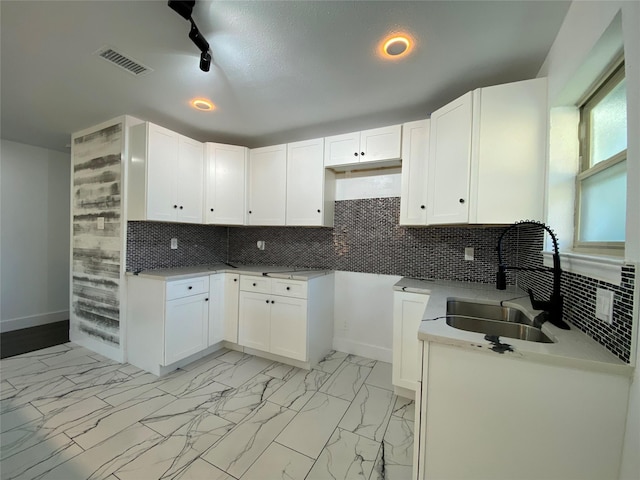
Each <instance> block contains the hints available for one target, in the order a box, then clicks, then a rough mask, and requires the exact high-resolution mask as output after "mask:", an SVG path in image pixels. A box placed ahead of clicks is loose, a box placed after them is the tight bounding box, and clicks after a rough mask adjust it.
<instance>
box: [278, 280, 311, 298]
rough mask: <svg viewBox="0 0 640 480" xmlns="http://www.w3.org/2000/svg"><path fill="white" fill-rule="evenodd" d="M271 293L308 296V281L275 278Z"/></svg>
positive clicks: (285, 295)
mask: <svg viewBox="0 0 640 480" xmlns="http://www.w3.org/2000/svg"><path fill="white" fill-rule="evenodd" d="M271 293H273V294H274V295H282V296H284V297H295V298H307V282H300V281H297V280H279V279H274V280H273V283H272V285H271Z"/></svg>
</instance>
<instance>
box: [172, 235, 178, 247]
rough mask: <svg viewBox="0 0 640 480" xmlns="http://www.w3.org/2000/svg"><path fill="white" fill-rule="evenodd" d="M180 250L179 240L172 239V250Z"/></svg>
mask: <svg viewBox="0 0 640 480" xmlns="http://www.w3.org/2000/svg"><path fill="white" fill-rule="evenodd" d="M177 249H178V239H177V238H172V239H171V250H177Z"/></svg>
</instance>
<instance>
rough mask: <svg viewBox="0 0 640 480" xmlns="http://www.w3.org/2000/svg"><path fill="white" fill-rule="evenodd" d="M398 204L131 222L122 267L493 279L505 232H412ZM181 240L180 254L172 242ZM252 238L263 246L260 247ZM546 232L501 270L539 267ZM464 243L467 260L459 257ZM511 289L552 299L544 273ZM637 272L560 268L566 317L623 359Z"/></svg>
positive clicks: (520, 245)
mask: <svg viewBox="0 0 640 480" xmlns="http://www.w3.org/2000/svg"><path fill="white" fill-rule="evenodd" d="M399 210H400V199H399V198H376V199H360V200H345V201H338V202H336V205H335V221H334V228H304V227H228V228H227V227H216V226H206V225H185V224H174V223H155V222H129V224H128V229H127V239H128V240H127V269H128V270H133V271H137V270H146V269H153V268H167V267H179V266H191V265H204V264H211V263H219V262H224V261H228V262H230V263H232V264H233V263H241V264H257V265H265V266H273V265H287V266H292V267H303V268H326V269H331V270H344V271H351V272H366V273H377V274H386V275H400V276H406V277H413V278H436V279H444V280H458V281H469V282H481V283H493V282H495V274H496V271H497V254H496V245H497V243H498V239H499V237H500V235H501V234H502V232H503V231H504V227H485V226H452V227H427V228H409V227H403V226H400V225H398V218H399ZM171 238H178V245H179V248H178V250H171V249H170V239H171ZM258 240H263V241H265V242H266V248H265V249H264V250H259V249H258V248H257V246H256V242H257V241H258ZM543 241H544V235H543V232H542V230H541V229H539V228H524V227H523V228H518V229H514V230H513V231H512V232H511V233H509V234H507V235H506V236H505V238H504V241H503V247H504V249H503V251H504V254H505V259H506V262H507V264H508V265H512V266H530V267H541V266H542V255H541V254H540V251H541V250H542V247H543ZM465 247H473V248H474V256H475V260H474V261H472V262H471V261H466V260H464V249H465ZM507 278H508V283H510V284H514V283H516V282H517V283H518V285H520V286H521V287H523V288H525V289H527V288H532V290H533V291H534V292H535V293H536V296H537V297H539V298H548V297H549V296H550V293H551V285H552V276H551V275H550V274H548V273H544V272H542V273H540V272H535V273H532V272H521V273H520V274H519V275H517V276H516V275H515V274H514V273H513V272H508V276H507ZM634 282H635V270H634V268H633V266H628V267H625V269H624V273H623V280H622V283H621V285H619V286H616V285H610V284H605V283H604V282H598V281H597V280H593V279H590V278H587V277H583V276H580V275H575V274H571V273H568V272H564V273H563V276H562V293H563V295H564V296H565V318H566V319H567V320H569V321H570V322H571V323H573V324H574V325H576V326H577V327H578V328H580V329H581V330H582V331H584V332H586V333H587V334H588V335H590V336H591V337H592V338H594V339H595V340H597V341H598V342H600V343H601V344H602V345H604V346H605V347H606V348H608V349H609V350H610V351H611V352H613V353H614V354H615V355H617V356H618V357H619V358H621V359H622V360H624V361H625V362H628V361H629V358H630V350H631V322H632V312H633V289H634ZM598 287H599V288H607V289H609V290H612V291H614V323H613V325H609V324H606V323H604V322H601V321H599V320H596V318H595V289H596V288H598Z"/></svg>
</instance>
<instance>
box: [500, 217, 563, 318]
mask: <svg viewBox="0 0 640 480" xmlns="http://www.w3.org/2000/svg"><path fill="white" fill-rule="evenodd" d="M522 225H534V226H538V227H541V228H544V229H545V230H546V231H547V232H548V233H549V235H550V236H551V239H552V241H553V269H552V271H553V291H552V293H551V298H550V299H549V300H539V299H536V298H535V297H534V295H533V291H532V290H531V289H529V290H528V293H529V299H530V300H531V306H532V307H533V308H534V309H536V310H544V311H545V312H546V319H547V320H549V322H551V323H552V324H553V325H555V326H556V327H558V328H561V329H563V330H569V325H568V324H567V323H566V322H565V321H564V320H562V312H563V307H564V300H563V298H562V294H561V293H560V282H561V280H562V269H561V268H560V252H559V251H558V239H557V238H556V235H555V233H553V230H551V229H550V228H549V227H548V226H546V225H545V224H544V223H542V222H534V221H530V220H525V221H522V222H518V223H514V224H513V225H510V226H508V227H507V228H506V229H505V230H504V231H503V232H502V235H500V239H499V240H498V247H497V250H498V272H497V274H496V288H497V289H498V290H505V289H506V288H507V275H506V272H507V270H520V271H549V269H547V268H526V267H509V266H507V265H506V264H505V262H504V261H503V259H502V239H503V238H504V236H505V234H506V233H507V232H509V231H510V230H512V229H513V228H517V227H520V226H522Z"/></svg>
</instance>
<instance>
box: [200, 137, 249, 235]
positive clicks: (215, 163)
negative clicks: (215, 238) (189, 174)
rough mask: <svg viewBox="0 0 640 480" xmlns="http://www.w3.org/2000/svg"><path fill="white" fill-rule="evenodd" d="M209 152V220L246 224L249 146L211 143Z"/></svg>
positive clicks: (205, 207)
mask: <svg viewBox="0 0 640 480" xmlns="http://www.w3.org/2000/svg"><path fill="white" fill-rule="evenodd" d="M205 152H206V155H205V156H206V159H205V165H206V167H205V202H204V219H205V223H208V224H214V225H244V224H245V219H246V214H247V208H246V194H247V178H248V176H247V173H248V168H247V167H248V165H247V164H248V161H249V149H248V148H246V147H238V146H235V145H224V144H221V143H207V144H206V145H205Z"/></svg>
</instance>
